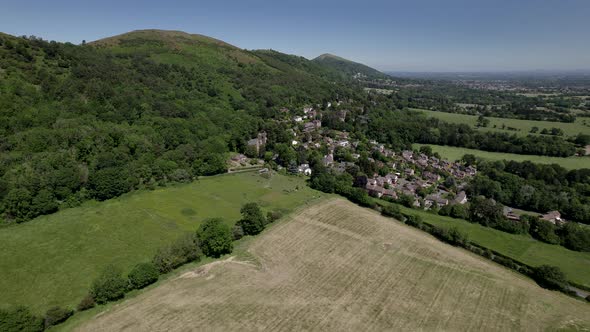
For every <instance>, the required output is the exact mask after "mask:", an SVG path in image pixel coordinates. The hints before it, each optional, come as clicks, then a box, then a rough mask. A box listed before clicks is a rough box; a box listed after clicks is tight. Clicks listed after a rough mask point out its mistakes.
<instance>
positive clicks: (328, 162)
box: [324, 153, 334, 166]
mask: <svg viewBox="0 0 590 332" xmlns="http://www.w3.org/2000/svg"><path fill="white" fill-rule="evenodd" d="M333 163H334V155H333V154H332V153H329V154H327V155H325V156H324V166H330V165H332V164H333Z"/></svg>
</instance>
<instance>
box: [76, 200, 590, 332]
mask: <svg viewBox="0 0 590 332" xmlns="http://www.w3.org/2000/svg"><path fill="white" fill-rule="evenodd" d="M248 252H249V254H250V255H248V256H251V260H250V261H244V260H242V261H240V260H238V259H237V257H231V258H229V259H225V260H223V261H218V262H215V263H212V264H209V265H205V266H202V267H199V268H196V269H195V270H193V271H189V272H186V273H184V274H182V275H180V276H179V277H178V278H175V279H173V280H170V281H167V282H165V283H163V284H162V285H160V286H158V287H156V288H154V289H151V290H149V291H146V292H145V293H143V294H141V295H139V296H138V297H136V298H132V299H130V300H128V301H125V302H123V303H121V304H119V305H116V306H114V307H113V308H111V309H110V310H109V311H108V312H104V313H102V314H100V315H98V316H97V317H94V318H92V319H91V320H90V321H87V322H85V323H84V324H83V325H82V326H80V327H79V330H81V331H120V330H126V331H186V330H207V331H211V330H216V331H230V330H241V331H244V330H261V329H265V330H269V331H292V330H316V331H326V330H331V331H343V330H348V331H369V330H393V331H397V330H411V331H416V330H426V331H435V330H436V331H441V330H454V331H457V330H496V331H508V330H543V329H560V328H564V329H574V330H576V329H580V328H582V329H583V328H584V327H586V328H588V327H589V326H590V305H589V304H587V303H584V302H582V301H577V300H574V299H572V298H569V297H567V296H565V295H563V294H561V293H557V292H551V291H547V290H544V289H542V288H540V287H538V286H537V285H536V284H534V283H533V282H532V281H530V280H528V279H526V278H524V277H523V276H520V275H518V274H516V273H514V272H512V271H510V270H507V269H505V268H503V267H501V266H499V265H496V264H494V263H492V262H489V261H487V260H485V259H482V258H480V257H478V256H475V255H472V254H471V253H469V252H467V251H464V250H462V249H459V248H455V247H452V246H449V245H446V244H444V243H442V242H439V241H438V240H436V239H434V238H433V237H431V236H429V235H427V234H425V233H423V232H421V231H418V230H416V229H413V228H410V227H408V226H405V225H403V224H400V223H398V222H396V221H393V220H391V219H387V218H384V217H382V216H380V215H378V214H377V213H376V212H374V211H371V210H368V209H363V208H359V207H357V206H356V205H353V204H352V203H349V202H347V201H344V200H340V199H333V200H328V201H324V202H322V203H320V204H316V205H313V206H311V207H308V208H306V209H304V210H301V211H299V212H297V213H294V214H293V215H291V217H290V218H288V219H287V220H283V221H281V222H280V223H278V224H276V225H274V226H273V227H271V228H270V229H268V230H267V231H265V232H264V233H263V234H262V235H261V236H259V237H258V238H256V239H254V240H253V241H252V242H251V243H250V244H248Z"/></svg>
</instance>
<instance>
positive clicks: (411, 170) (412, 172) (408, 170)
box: [404, 168, 414, 176]
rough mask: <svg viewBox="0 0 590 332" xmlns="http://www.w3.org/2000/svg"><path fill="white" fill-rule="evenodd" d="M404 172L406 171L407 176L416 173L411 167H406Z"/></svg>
mask: <svg viewBox="0 0 590 332" xmlns="http://www.w3.org/2000/svg"><path fill="white" fill-rule="evenodd" d="M404 173H406V175H407V176H412V175H414V170H413V169H411V168H406V169H405V170H404Z"/></svg>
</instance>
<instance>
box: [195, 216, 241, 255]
mask: <svg viewBox="0 0 590 332" xmlns="http://www.w3.org/2000/svg"><path fill="white" fill-rule="evenodd" d="M242 227H243V226H242ZM197 237H198V238H199V241H200V244H201V249H202V250H203V253H204V254H205V255H207V256H209V257H220V256H221V255H224V254H229V253H231V252H232V250H233V243H232V231H231V230H230V228H229V227H228V226H227V225H225V224H224V223H223V221H222V220H221V219H219V218H214V219H207V220H205V221H204V222H203V224H201V226H200V227H199V230H198V231H197Z"/></svg>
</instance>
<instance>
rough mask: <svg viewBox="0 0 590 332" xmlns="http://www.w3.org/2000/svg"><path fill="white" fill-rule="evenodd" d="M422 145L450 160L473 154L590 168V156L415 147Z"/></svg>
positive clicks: (415, 146) (492, 157)
mask: <svg viewBox="0 0 590 332" xmlns="http://www.w3.org/2000/svg"><path fill="white" fill-rule="evenodd" d="M422 145H429V146H430V147H432V151H433V152H438V153H439V154H440V155H441V156H442V157H443V158H445V159H448V160H458V159H461V157H463V155H465V154H472V155H474V156H476V157H479V158H482V159H488V160H514V161H520V162H522V161H527V160H528V161H531V162H534V163H539V164H558V165H560V166H561V167H563V168H566V169H579V168H590V156H584V157H567V158H560V157H549V156H536V155H525V154H515V153H504V152H489V151H482V150H475V149H467V148H461V147H455V146H446V145H432V144H414V145H413V147H414V148H415V149H419V148H420V146H422Z"/></svg>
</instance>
